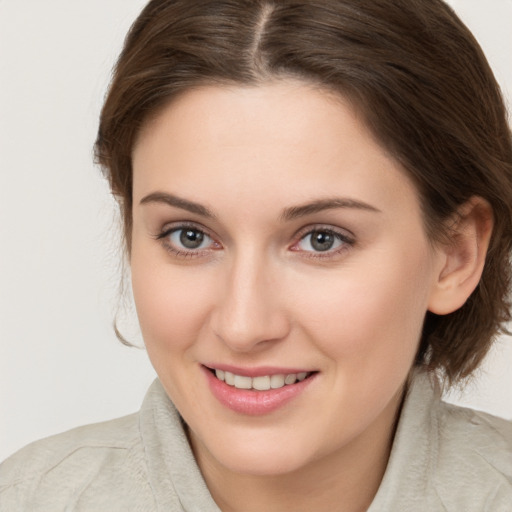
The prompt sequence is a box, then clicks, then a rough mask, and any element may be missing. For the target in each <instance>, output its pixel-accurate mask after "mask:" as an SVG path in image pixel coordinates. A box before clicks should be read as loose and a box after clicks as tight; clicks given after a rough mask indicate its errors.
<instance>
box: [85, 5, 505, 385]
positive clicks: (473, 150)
mask: <svg viewBox="0 0 512 512" xmlns="http://www.w3.org/2000/svg"><path fill="white" fill-rule="evenodd" d="M281 77H295V78H299V79H302V80H305V81H308V82H314V83H315V84H319V85H320V86H321V87H325V88H326V89H329V90H334V91H337V92H338V93H339V94H341V95H343V96H344V97H347V98H349V99H350V100H351V101H352V102H353V104H354V105H355V106H356V108H357V109H358V110H359V111H360V112H361V113H362V116H363V119H364V120H365V122H366V123H367V125H368V127H369V128H370V129H371V131H372V132H373V133H374V135H375V136H376V138H377V139H378V140H379V141H380V143H381V144H382V145H383V146H384V147H385V148H386V149H387V150H389V151H390V152H391V154H392V155H393V156H394V157H395V158H396V159H397V160H398V161H399V162H400V163H401V164H402V165H403V167H404V168H405V169H406V170H407V171H408V173H409V175H410V176H411V177H412V179H413V180H414V182H415V184H416V187H417V190H418V192H419V195H420V197H421V202H422V208H423V214H424V219H425V226H426V230H427V233H428V234H429V236H430V237H431V238H432V239H434V240H439V239H441V238H442V237H443V235H446V229H445V225H446V222H445V221H446V220H447V219H448V218H450V217H451V216H452V215H454V213H455V212H456V211H457V209H458V207H460V205H462V204H463V203H464V202H466V201H467V200H468V199H469V198H471V197H472V196H475V195H478V196H481V197H483V198H484V199H486V200H487V201H488V202H489V203H490V204H491V206H492V208H493V213H494V220H495V226H494V231H493V235H492V238H491V243H490V248H489V252H488V257H487V261H486V265H485V268H484V271H483V276H482V279H481V281H480V283H479V285H478V287H477V289H476V290H475V291H474V292H473V294H472V295H471V296H470V298H469V299H468V301H467V302H466V304H465V305H464V306H463V307H461V308H460V309H459V310H457V311H455V312H454V313H452V314H449V315H446V316H437V315H434V314H432V313H427V316H426V319H425V325H424V332H423V336H422V340H421V344H420V349H419V353H418V356H417V360H416V364H417V365H422V366H425V367H427V368H428V369H429V370H439V369H441V370H443V371H444V373H445V375H446V377H447V378H448V380H449V381H450V382H454V381H456V380H458V379H460V378H464V377H466V376H468V375H469V374H470V373H471V372H472V371H473V370H474V369H475V368H476V367H477V366H478V365H479V363H480V362H481V361H482V359H483V357H484V356H485V354H486V353H487V351H488V349H489V347H490V346H491V343H492V341H493V339H494V338H495V337H496V336H497V335H498V334H500V333H503V332H506V331H505V323H506V322H507V321H509V320H510V318H511V314H510V306H511V304H510V295H509V292H510V285H511V266H510V254H511V248H512V141H511V134H510V130H509V127H508V123H507V116H506V109H505V107H504V102H503V99H502V96H501V93H500V90H499V86H498V85H497V83H496V80H495V78H494V76H493V73H492V71H491V69H490V67H489V65H488V63H487V60H486V59H485V56H484V54H483V52H482V50H481V49H480V47H479V45H478V43H477V42H476V40H475V39H474V37H473V36H472V34H471V33H470V31H469V30H468V29H467V28H466V27H465V26H464V24H463V23H462V22H461V21H460V20H459V18H458V17H457V16H456V15H455V13H454V12H453V11H452V10H451V9H450V8H449V7H448V6H447V5H446V4H445V3H444V2H443V1H442V0H302V1H300V0H152V1H150V2H149V4H148V5H147V6H146V7H145V8H144V10H143V11H142V13H141V14H140V16H139V17H138V19H137V20H136V21H135V23H134V24H133V26H132V28H131V30H130V32H129V34H128V36H127V38H126V41H125V45H124V49H123V51H122V53H121V55H120V57H119V60H118V62H117V65H116V68H115V73H114V76H113V80H112V83H111V86H110V90H109V93H108V96H107V98H106V101H105V105H104V107H103V111H102V114H101V120H100V127H99V132H98V138H97V141H96V146H95V150H96V156H97V160H98V162H99V163H100V164H101V166H102V168H103V170H104V173H105V175H106V176H107V178H108V179H109V182H110V186H111V189H112V192H113V193H114V194H115V196H116V197H117V198H118V201H119V204H120V208H121V212H122V216H123V219H124V233H125V239H126V244H127V249H128V251H129V249H130V243H131V226H132V167H131V154H132V149H133V145H134V142H135V140H136V137H137V135H138V133H139V131H140V129H141V127H142V126H143V124H144V123H145V122H146V121H147V119H148V117H149V116H152V115H154V114H155V113H157V112H158V111H159V110H160V109H161V108H162V107H163V106H164V105H165V104H167V103H168V102H169V101H171V100H172V99H173V98H175V97H176V96H177V95H178V94H180V93H181V92H183V91H186V90H188V89H190V88H193V87H198V86H201V85H207V84H227V83H228V84H233V83H235V84H248V85H251V84H253V85H257V84H259V83H263V82H265V81H267V80H269V79H276V78H277V79H279V78H281Z"/></svg>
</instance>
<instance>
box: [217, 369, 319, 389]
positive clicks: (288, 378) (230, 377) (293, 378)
mask: <svg viewBox="0 0 512 512" xmlns="http://www.w3.org/2000/svg"><path fill="white" fill-rule="evenodd" d="M210 371H211V372H212V373H213V375H215V377H217V379H219V380H220V381H222V382H225V383H226V384H227V385H228V386H231V387H234V388H237V389H246V390H254V391H268V390H270V389H280V388H282V387H284V386H291V385H292V384H295V383H296V382H302V381H303V380H305V379H307V378H309V377H311V375H313V373H315V372H300V373H288V374H284V373H279V374H275V375H261V376H259V377H247V376H245V375H236V374H234V373H231V372H228V371H224V370H215V369H211V368H210Z"/></svg>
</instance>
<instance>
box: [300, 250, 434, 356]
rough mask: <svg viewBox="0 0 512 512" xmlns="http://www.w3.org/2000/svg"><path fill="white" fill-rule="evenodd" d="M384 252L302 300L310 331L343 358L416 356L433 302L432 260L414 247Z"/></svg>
mask: <svg viewBox="0 0 512 512" xmlns="http://www.w3.org/2000/svg"><path fill="white" fill-rule="evenodd" d="M381 256H382V257H380V258H377V260H378V264H376V263H375V262H368V261H365V262H363V261H361V264H360V265H353V266H351V268H347V269H344V270H342V271H340V272H339V273H337V275H335V276H331V277H330V278H329V279H325V280H323V281H321V282H317V283H316V286H315V287H309V289H311V290H313V292H312V293H309V294H308V295H302V296H301V297H299V299H298V300H297V303H296V310H297V311H302V312H304V313H303V326H304V328H305V329H306V330H307V331H308V336H309V337H310V338H311V339H314V340H315V342H316V344H317V346H318V347H319V348H320V349H321V350H322V351H323V352H324V353H325V354H326V355H329V356H330V357H331V358H333V359H336V360H338V361H341V362H342V363H343V362H344V361H346V362H347V364H348V363H349V362H351V361H353V360H358V361H365V360H367V361H368V362H369V361H370V360H371V359H369V357H370V356H374V359H375V358H379V359H381V361H382V363H384V362H385V361H389V362H390V364H393V361H396V359H397V358H405V359H406V360H407V361H408V362H409V361H410V359H411V358H412V357H414V354H415V351H416V348H417V344H418V342H419V337H420V334H421V329H422V325H423V319H424V316H425V313H426V309H427V302H428V289H429V286H428V272H427V270H425V272H423V271H422V270H421V269H423V268H425V266H426V265H427V260H426V259H425V257H424V255H423V254H421V253H420V254H417V253H411V252H409V253H408V254H403V255H402V256H401V257H400V255H397V254H394V253H389V254H388V255H387V257H386V258H384V257H383V255H381ZM343 364H344V363H343Z"/></svg>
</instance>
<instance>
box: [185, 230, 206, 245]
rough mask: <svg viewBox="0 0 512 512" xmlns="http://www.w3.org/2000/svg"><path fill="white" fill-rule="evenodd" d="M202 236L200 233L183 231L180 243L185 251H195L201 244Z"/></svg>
mask: <svg viewBox="0 0 512 512" xmlns="http://www.w3.org/2000/svg"><path fill="white" fill-rule="evenodd" d="M203 239H204V235H203V233H201V231H196V230H194V229H184V230H182V231H181V235H180V242H181V243H182V244H183V246H184V247H186V248H187V249H197V248H198V247H200V245H201V244H202V243H203Z"/></svg>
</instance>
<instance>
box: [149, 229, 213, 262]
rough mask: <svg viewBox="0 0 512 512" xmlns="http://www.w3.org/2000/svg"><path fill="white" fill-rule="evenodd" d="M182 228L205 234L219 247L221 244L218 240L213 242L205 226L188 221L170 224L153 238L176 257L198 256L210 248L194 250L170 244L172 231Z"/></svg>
mask: <svg viewBox="0 0 512 512" xmlns="http://www.w3.org/2000/svg"><path fill="white" fill-rule="evenodd" d="M184 230H190V231H195V232H197V233H201V234H203V235H205V236H207V237H208V238H210V239H211V240H212V241H213V242H214V243H215V244H217V245H218V248H220V247H221V245H220V244H219V243H218V242H215V241H214V238H213V237H212V236H210V235H209V233H208V230H206V229H205V228H203V227H201V226H197V225H196V224H192V223H190V224H188V223H181V224H177V225H175V226H172V227H170V228H167V229H164V230H163V231H162V232H161V233H159V234H158V235H157V236H156V237H155V238H156V239H157V240H160V241H161V243H162V245H163V247H164V249H166V250H167V251H168V252H170V253H171V254H173V255H174V256H176V257H178V258H198V257H201V256H205V255H206V253H207V252H208V251H209V250H211V249H210V248H207V249H199V250H194V249H178V248H176V247H175V246H174V245H172V244H171V243H170V241H169V237H170V236H171V235H172V234H173V233H177V232H179V231H184ZM215 250H216V249H215Z"/></svg>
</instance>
